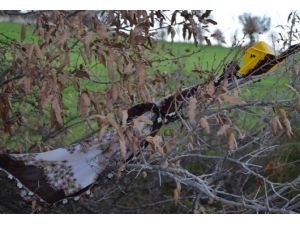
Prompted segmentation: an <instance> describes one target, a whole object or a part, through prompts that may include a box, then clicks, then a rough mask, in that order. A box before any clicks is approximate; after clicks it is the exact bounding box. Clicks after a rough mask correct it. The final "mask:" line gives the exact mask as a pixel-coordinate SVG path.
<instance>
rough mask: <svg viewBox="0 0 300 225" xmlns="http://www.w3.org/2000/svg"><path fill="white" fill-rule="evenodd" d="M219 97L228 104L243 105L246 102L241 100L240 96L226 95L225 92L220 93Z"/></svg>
mask: <svg viewBox="0 0 300 225" xmlns="http://www.w3.org/2000/svg"><path fill="white" fill-rule="evenodd" d="M220 98H221V99H222V100H223V101H225V102H227V103H230V104H233V105H244V104H246V102H245V101H242V100H241V99H240V97H237V96H230V95H228V94H226V93H224V94H221V95H220Z"/></svg>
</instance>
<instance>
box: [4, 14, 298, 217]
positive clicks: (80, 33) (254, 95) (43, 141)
mask: <svg viewBox="0 0 300 225" xmlns="http://www.w3.org/2000/svg"><path fill="white" fill-rule="evenodd" d="M210 13H211V12H210V11H209V10H207V11H174V12H172V13H171V17H170V18H168V17H167V16H166V14H167V12H166V11H159V10H156V11H109V12H101V15H102V16H101V15H100V20H99V19H98V18H97V17H95V14H92V16H91V14H90V13H89V12H88V11H87V12H86V11H72V12H65V11H54V12H44V11H41V12H37V13H36V23H35V24H34V26H33V27H32V26H21V27H20V34H19V35H18V36H16V37H13V38H11V37H7V35H6V36H3V35H2V36H1V39H0V51H1V52H2V53H3V54H2V58H1V76H0V98H1V104H0V125H1V132H0V138H1V145H2V146H0V147H1V150H3V151H6V152H9V151H10V149H9V148H12V147H13V150H17V151H19V152H24V151H28V152H38V151H46V150H48V149H52V148H54V147H59V146H61V145H63V144H69V143H70V142H79V143H81V141H82V140H83V139H85V137H87V136H91V135H95V134H96V135H100V136H103V133H105V132H107V131H109V130H113V129H115V130H116V131H117V132H118V133H119V134H118V135H119V136H118V137H119V139H120V143H121V142H124V139H125V138H126V137H124V134H123V133H122V131H123V130H122V129H123V127H124V126H126V119H127V117H128V114H127V116H126V110H127V109H129V108H131V107H132V106H133V105H136V104H138V103H149V102H156V100H157V99H161V98H163V99H164V98H165V96H168V95H169V94H171V93H176V92H177V93H180V90H182V88H183V87H186V86H189V85H194V84H196V83H200V84H203V85H202V86H201V87H202V88H203V92H201V95H198V96H194V97H193V98H190V99H189V100H188V101H187V102H186V103H185V104H186V107H185V108H183V109H182V110H180V111H179V112H178V115H179V117H178V118H176V120H174V121H170V122H169V123H166V124H165V125H164V126H163V127H162V128H161V129H160V130H159V132H158V133H157V134H156V135H155V136H147V137H145V140H147V141H148V143H149V146H148V147H147V148H145V149H143V151H142V152H140V155H135V157H133V158H130V159H129V160H128V161H127V162H126V163H125V164H121V166H120V165H118V167H117V168H113V170H111V169H110V168H108V169H107V170H108V171H105V172H104V173H103V174H101V176H100V178H99V180H98V181H97V182H96V183H95V184H94V187H93V188H92V193H93V195H94V197H93V198H91V199H89V198H88V197H85V196H83V195H82V200H80V201H79V202H76V203H69V204H68V205H66V206H64V205H61V204H58V205H57V206H56V207H52V208H50V209H49V208H47V207H43V205H42V204H41V205H39V204H38V205H37V203H36V202H35V203H34V202H33V203H32V204H31V205H30V206H29V207H28V205H26V206H24V205H23V202H21V203H20V201H19V199H17V198H16V196H13V197H14V198H16V199H17V200H18V203H16V204H9V203H7V202H9V201H7V198H10V197H12V196H9V197H8V196H6V195H5V196H4V195H1V200H2V201H1V202H4V203H3V204H2V206H1V207H4V208H7V209H11V211H13V212H18V210H19V211H20V210H21V209H22V210H24V211H26V212H29V211H33V212H88V213H99V212H136V213H141V212H166V213H168V212H185V213H216V212H219V213H220V212H221V213H232V212H235V213H236V212H238V213H253V212H272V213H287V212H299V208H298V205H297V204H298V203H299V184H300V182H299V169H298V168H299V154H298V153H299V151H298V148H297V146H299V130H298V129H295V128H296V127H297V124H298V122H297V121H298V120H299V114H298V113H299V84H300V83H299V64H298V61H299V60H298V59H299V55H296V56H293V57H291V58H290V59H289V61H288V62H287V63H284V65H283V66H282V67H281V68H280V69H278V70H276V71H272V72H270V73H269V74H268V75H273V76H270V78H269V79H266V80H264V81H261V82H256V83H253V84H248V86H246V87H243V88H242V87H240V86H232V85H231V86H230V85H226V80H225V81H224V83H223V84H222V87H221V88H220V89H215V88H214V86H213V85H212V84H213V80H214V79H215V78H216V76H217V75H218V74H221V73H222V71H223V68H224V67H225V65H226V64H227V63H228V62H230V61H231V60H232V59H239V58H240V57H241V50H242V47H241V46H239V47H238V48H233V49H231V50H230V49H223V48H217V49H218V53H223V54H224V59H223V60H220V59H215V58H216V56H215V55H214V54H212V53H211V52H208V53H207V52H204V51H203V50H205V49H206V48H208V47H207V46H201V47H194V48H192V47H190V45H186V44H181V45H180V48H182V49H180V50H178V52H174V49H172V48H171V46H174V45H173V44H171V43H162V42H160V43H157V42H156V40H157V32H158V31H159V30H161V29H165V30H166V31H167V32H168V33H169V35H171V36H173V37H174V35H176V33H174V26H175V25H180V26H181V27H182V31H183V37H184V38H186V39H193V40H194V42H195V43H196V44H197V27H198V26H199V25H201V26H202V28H203V27H204V28H208V27H206V26H207V25H213V24H215V21H213V20H211V19H209V15H210ZM176 15H178V16H181V18H182V21H180V22H178V21H177V18H178V17H177V16H176ZM104 18H105V19H104ZM251 18H252V17H251ZM255 21H260V19H257V20H255ZM31 32H33V33H34V35H33V36H32V35H31V34H29V33H31ZM253 34H255V32H254V33H252V35H253ZM249 35H250V33H249ZM14 39H15V40H14ZM205 40H206V41H207V44H210V41H209V37H206V39H205ZM204 53H207V54H208V55H206V56H203V55H202V54H204ZM194 55H197V57H195V58H194V59H193V60H191V61H189V60H190V58H191V57H192V56H194ZM198 55H199V56H198ZM204 57H207V58H209V59H210V61H209V62H208V63H204V64H203V62H201V59H203V58H204ZM207 58H206V59H207ZM182 59H186V61H181V60H182ZM198 59H199V60H200V62H197V61H198ZM180 62H181V63H180ZM185 62H186V65H185ZM176 63H178V64H179V65H177V66H178V67H176V66H174V64H176ZM170 64H173V65H171V66H170ZM166 68H167V69H166ZM169 68H171V69H170V70H171V72H170V71H169ZM191 69H192V70H193V71H190V70H191ZM187 72H191V75H190V76H187V75H186V74H187ZM227 81H228V80H227ZM286 84H289V86H286ZM270 90H272V92H270ZM179 96H180V95H179ZM124 118H125V119H124ZM124 121H125V122H124ZM150 122H151V121H150ZM150 122H149V121H147V120H146V119H145V118H139V117H138V118H135V120H133V128H138V127H139V125H140V124H141V123H150ZM72 133H73V134H74V133H76V135H75V136H73V137H72ZM124 133H125V132H124ZM13 140H14V141H15V142H13ZM130 140H131V141H132V143H135V142H134V140H135V139H134V138H132V139H130ZM10 143H17V145H10ZM288 146H292V147H291V148H289V147H288ZM120 150H121V154H122V157H123V158H124V157H125V155H126V149H124V145H123V148H122V147H121V148H120ZM111 173H112V174H113V177H112V178H111ZM109 178H111V179H109ZM1 182H2V180H1ZM3 182H4V181H3ZM5 188H6V189H7V187H6V186H5ZM5 199H6V201H5ZM13 201H14V200H13ZM153 206H156V207H153ZM1 207H0V209H1Z"/></svg>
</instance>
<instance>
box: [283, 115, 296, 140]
mask: <svg viewBox="0 0 300 225" xmlns="http://www.w3.org/2000/svg"><path fill="white" fill-rule="evenodd" d="M283 125H284V130H285V133H286V135H287V136H288V137H289V138H292V136H293V135H294V133H293V131H292V127H291V123H290V121H289V120H288V118H284V119H283Z"/></svg>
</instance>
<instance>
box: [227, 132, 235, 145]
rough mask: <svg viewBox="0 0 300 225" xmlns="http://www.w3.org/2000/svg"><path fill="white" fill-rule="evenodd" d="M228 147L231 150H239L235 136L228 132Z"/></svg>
mask: <svg viewBox="0 0 300 225" xmlns="http://www.w3.org/2000/svg"><path fill="white" fill-rule="evenodd" d="M227 145H228V148H229V149H230V150H235V149H237V142H236V139H235V135H234V133H233V132H231V131H230V132H228V134H227Z"/></svg>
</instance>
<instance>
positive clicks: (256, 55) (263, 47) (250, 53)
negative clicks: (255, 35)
mask: <svg viewBox="0 0 300 225" xmlns="http://www.w3.org/2000/svg"><path fill="white" fill-rule="evenodd" d="M266 55H274V56H275V52H274V50H272V48H271V47H270V46H269V45H268V44H267V43H265V42H263V41H259V42H257V43H256V44H255V45H253V46H252V47H250V48H248V49H247V50H246V52H245V54H244V56H243V63H244V66H243V67H242V68H241V69H240V70H239V73H240V74H242V75H245V74H247V73H248V72H249V70H251V69H252V68H254V67H255V66H256V65H257V63H258V62H259V61H261V60H263V59H264V58H265V57H266ZM276 66H277V65H275V66H273V68H272V69H274V68H275V67H276Z"/></svg>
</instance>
